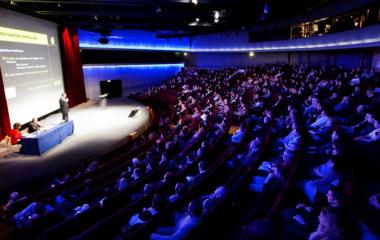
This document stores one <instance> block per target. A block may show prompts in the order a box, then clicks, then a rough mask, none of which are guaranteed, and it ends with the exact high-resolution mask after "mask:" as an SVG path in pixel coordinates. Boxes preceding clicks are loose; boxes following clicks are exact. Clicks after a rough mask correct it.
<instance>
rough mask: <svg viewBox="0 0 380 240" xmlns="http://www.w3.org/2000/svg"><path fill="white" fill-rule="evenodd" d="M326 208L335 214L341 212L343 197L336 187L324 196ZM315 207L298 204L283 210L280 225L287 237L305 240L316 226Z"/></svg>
mask: <svg viewBox="0 0 380 240" xmlns="http://www.w3.org/2000/svg"><path fill="white" fill-rule="evenodd" d="M326 200H327V207H328V209H330V210H333V211H335V212H342V211H343V208H344V205H343V201H344V195H343V193H342V192H341V191H340V190H339V189H338V188H336V187H332V188H330V190H329V191H328V192H327V194H326ZM316 207H318V205H316V206H313V207H312V206H307V205H305V204H303V203H298V204H297V205H296V206H295V207H292V208H287V209H285V210H284V211H283V212H282V214H281V217H282V223H283V226H284V229H285V232H286V233H287V234H288V235H289V237H294V238H295V239H306V238H307V235H308V233H309V232H311V230H312V229H314V228H315V227H316V226H317V225H318V216H317V213H316V211H317V209H315V208H316Z"/></svg>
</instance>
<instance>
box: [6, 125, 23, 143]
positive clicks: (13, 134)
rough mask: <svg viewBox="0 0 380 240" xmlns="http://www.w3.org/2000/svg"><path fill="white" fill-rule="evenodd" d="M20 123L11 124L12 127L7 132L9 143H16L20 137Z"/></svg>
mask: <svg viewBox="0 0 380 240" xmlns="http://www.w3.org/2000/svg"><path fill="white" fill-rule="evenodd" d="M20 128H21V123H15V124H13V129H12V130H11V131H10V132H9V137H10V138H11V144H12V145H15V144H18V143H19V142H20V140H21V138H22V133H21V132H20Z"/></svg>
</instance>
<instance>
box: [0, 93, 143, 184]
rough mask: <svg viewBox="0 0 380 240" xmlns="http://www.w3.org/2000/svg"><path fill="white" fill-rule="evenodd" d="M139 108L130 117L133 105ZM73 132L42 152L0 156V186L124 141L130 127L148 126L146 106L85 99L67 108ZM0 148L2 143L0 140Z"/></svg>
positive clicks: (57, 118) (57, 116) (44, 122)
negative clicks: (62, 140)
mask: <svg viewBox="0 0 380 240" xmlns="http://www.w3.org/2000/svg"><path fill="white" fill-rule="evenodd" d="M57 104H58V103H57ZM136 108H139V111H138V112H137V114H136V115H134V116H133V117H132V118H128V115H129V114H130V112H131V111H132V110H133V109H136ZM69 117H70V120H73V121H74V134H73V135H72V136H70V137H68V138H67V139H66V140H65V141H64V142H62V143H61V144H59V145H57V146H56V147H54V148H52V149H51V150H49V151H48V152H46V153H45V154H44V155H42V156H26V155H21V154H18V153H9V154H7V156H6V157H2V158H0V189H4V188H7V187H10V186H13V185H16V184H19V183H22V182H24V181H27V180H31V179H35V178H37V177H40V176H44V175H47V174H49V173H53V172H56V171H58V170H59V169H65V168H66V167H68V166H71V165H73V164H75V163H77V162H79V161H82V160H85V159H89V158H91V157H94V156H96V155H98V154H101V153H102V152H105V151H106V150H108V149H110V148H111V147H112V146H114V145H115V144H117V143H120V142H122V141H124V140H125V139H126V138H127V137H128V135H129V134H130V133H132V132H134V131H142V130H144V129H146V128H147V127H148V126H149V111H148V108H147V107H145V106H144V105H142V104H141V103H138V102H136V101H134V100H130V99H124V98H123V99H113V100H108V105H107V107H104V108H102V107H99V104H98V103H96V102H91V101H90V102H86V103H83V104H81V105H79V106H76V107H74V108H72V109H70V113H69ZM61 118H62V115H61V114H53V115H50V116H49V117H47V118H46V119H44V120H42V121H41V124H42V125H43V126H44V125H46V126H47V125H50V124H54V123H59V122H60V121H62V120H61ZM1 145H2V146H3V150H4V143H2V144H1Z"/></svg>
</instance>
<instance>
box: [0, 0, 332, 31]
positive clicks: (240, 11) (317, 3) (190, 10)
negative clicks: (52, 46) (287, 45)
mask: <svg viewBox="0 0 380 240" xmlns="http://www.w3.org/2000/svg"><path fill="white" fill-rule="evenodd" d="M194 1H195V0H79V1H51V0H46V1H44V0H40V1H30V0H13V1H2V2H3V4H4V3H5V4H8V5H9V6H10V7H13V8H17V9H23V10H27V11H32V12H34V13H37V14H39V15H43V16H45V17H47V18H49V19H52V20H55V21H59V22H65V23H71V24H75V25H77V26H78V27H80V28H83V29H87V30H91V31H97V32H101V31H103V32H104V33H105V34H107V32H109V30H110V29H146V30H153V31H158V32H161V33H162V34H161V36H162V37H165V36H171V37H173V36H176V35H178V36H181V35H182V36H183V35H196V34H205V33H210V32H219V31H226V30H238V29H239V30H240V29H244V28H246V27H249V26H250V25H252V24H256V23H260V22H266V21H271V20H279V19H280V20H281V19H285V18H288V17H290V16H294V15H296V14H301V13H302V14H305V13H307V12H308V11H313V10H316V9H318V8H320V7H323V6H324V5H326V4H327V2H330V1H332V0H198V1H195V2H197V3H194ZM215 11H218V14H219V18H218V20H217V21H216V20H215Z"/></svg>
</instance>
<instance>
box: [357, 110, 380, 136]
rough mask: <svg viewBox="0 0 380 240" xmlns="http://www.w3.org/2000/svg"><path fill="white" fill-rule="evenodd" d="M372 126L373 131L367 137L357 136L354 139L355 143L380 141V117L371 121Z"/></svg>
mask: <svg viewBox="0 0 380 240" xmlns="http://www.w3.org/2000/svg"><path fill="white" fill-rule="evenodd" d="M373 126H374V127H375V129H374V130H373V131H372V132H370V133H368V134H367V135H363V136H359V137H357V138H355V140H356V141H362V142H375V141H378V140H379V139H380V117H379V116H376V117H374V120H373Z"/></svg>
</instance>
